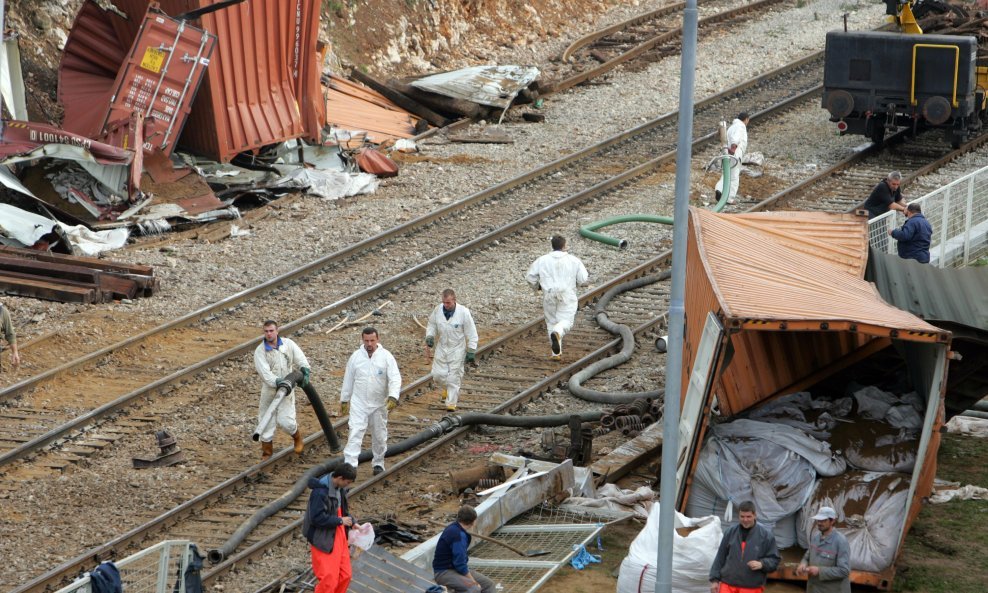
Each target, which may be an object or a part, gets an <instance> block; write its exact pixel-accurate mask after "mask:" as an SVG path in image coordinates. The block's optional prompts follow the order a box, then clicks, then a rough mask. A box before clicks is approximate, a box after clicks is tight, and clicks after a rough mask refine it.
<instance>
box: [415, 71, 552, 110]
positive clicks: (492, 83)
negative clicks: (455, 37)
mask: <svg viewBox="0 0 988 593" xmlns="http://www.w3.org/2000/svg"><path fill="white" fill-rule="evenodd" d="M538 77H539V69H538V68H535V67H534V66H511V65H508V66H472V67H470V68H463V69H461V70H454V71H452V72H442V73H440V74H433V75H431V76H426V77H424V78H420V79H418V80H415V81H412V86H414V87H416V88H420V89H423V90H426V91H430V92H433V93H437V94H440V95H445V96H447V97H453V98H454V99H464V100H467V101H472V102H474V103H480V104H481V105H490V106H491V107H500V108H502V109H504V108H507V107H508V106H509V105H511V102H512V101H514V100H515V97H516V96H518V93H520V92H521V90H522V89H524V88H525V87H527V86H528V85H530V84H532V81H534V80H535V79H536V78H538Z"/></svg>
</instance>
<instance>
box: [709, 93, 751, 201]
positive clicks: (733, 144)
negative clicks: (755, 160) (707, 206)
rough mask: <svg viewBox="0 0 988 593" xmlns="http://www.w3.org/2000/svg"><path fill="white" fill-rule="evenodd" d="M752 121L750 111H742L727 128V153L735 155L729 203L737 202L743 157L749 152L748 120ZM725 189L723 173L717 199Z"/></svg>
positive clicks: (732, 165) (716, 193) (716, 194)
mask: <svg viewBox="0 0 988 593" xmlns="http://www.w3.org/2000/svg"><path fill="white" fill-rule="evenodd" d="M750 121H751V116H750V115H748V112H747V111H742V112H741V113H739V114H738V116H737V117H736V118H734V121H733V122H731V126H730V127H729V128H727V153H728V154H730V155H733V156H734V157H735V158H733V159H731V188H730V192H731V193H730V195H729V196H727V203H728V204H735V203H737V195H738V184H740V182H741V159H743V158H744V155H745V153H746V152H748V122H750ZM723 191H724V176H723V174H721V176H720V181H718V182H717V189H716V191H715V192H714V195H715V196H717V201H720V196H721V194H722V193H723Z"/></svg>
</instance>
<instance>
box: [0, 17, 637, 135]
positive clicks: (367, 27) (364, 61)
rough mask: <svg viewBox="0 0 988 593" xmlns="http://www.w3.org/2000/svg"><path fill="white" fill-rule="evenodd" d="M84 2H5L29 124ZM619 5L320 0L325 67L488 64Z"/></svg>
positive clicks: (49, 118)
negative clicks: (328, 55) (327, 55)
mask: <svg viewBox="0 0 988 593" xmlns="http://www.w3.org/2000/svg"><path fill="white" fill-rule="evenodd" d="M82 2H83V0H8V2H7V19H6V28H7V30H8V31H9V32H10V33H13V34H16V35H17V37H18V38H19V43H20V51H21V61H22V66H23V69H24V76H25V82H26V85H27V103H28V113H29V116H30V119H31V120H32V121H38V122H46V123H53V124H58V123H59V122H60V120H61V117H62V110H61V108H60V107H59V106H58V101H57V87H58V63H59V60H60V59H61V48H62V47H63V46H64V44H65V40H66V38H67V36H68V32H69V30H70V29H71V27H72V23H73V21H74V19H75V15H76V12H78V10H79V7H80V6H81V5H82ZM97 2H98V3H99V4H100V5H102V6H109V5H110V4H112V2H111V0H97ZM616 4H627V5H631V6H637V5H638V4H639V0H539V1H538V2H534V1H533V2H519V1H518V0H323V2H322V28H323V38H324V39H325V40H327V41H329V42H330V44H331V46H332V48H333V52H332V55H333V56H334V59H333V60H330V63H327V65H326V66H327V67H329V68H334V69H336V68H337V67H338V66H340V65H341V64H342V65H343V66H345V67H354V68H360V69H362V70H365V71H368V72H374V73H377V74H388V75H398V76H405V75H414V74H422V73H426V72H434V71H441V70H449V69H454V68H459V67H462V66H464V65H470V64H484V63H489V62H491V61H492V60H493V59H494V56H495V53H496V52H498V51H499V50H518V49H521V50H524V49H525V48H526V47H528V46H530V45H533V44H536V43H539V42H542V41H545V40H547V39H551V38H557V37H559V36H561V35H562V33H563V31H564V30H565V29H567V28H570V27H572V26H573V24H575V23H586V22H592V21H593V20H594V19H595V17H597V16H598V15H600V14H601V13H603V12H604V11H605V10H606V9H608V8H610V7H612V6H614V5H616Z"/></svg>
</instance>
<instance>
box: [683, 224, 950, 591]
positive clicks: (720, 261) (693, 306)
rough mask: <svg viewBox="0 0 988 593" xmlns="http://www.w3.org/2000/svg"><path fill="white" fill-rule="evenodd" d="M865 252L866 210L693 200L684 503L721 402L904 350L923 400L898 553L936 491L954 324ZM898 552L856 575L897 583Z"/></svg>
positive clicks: (800, 385) (730, 403) (752, 399)
mask: <svg viewBox="0 0 988 593" xmlns="http://www.w3.org/2000/svg"><path fill="white" fill-rule="evenodd" d="M867 257H868V246H867V228H866V221H865V220H864V219H863V218H862V217H856V216H853V215H842V214H823V213H804V212H792V213H789V212H779V213H756V214H738V215H724V214H716V213H713V212H709V211H706V210H699V209H691V210H690V219H689V244H688V251H687V273H686V336H685V343H684V351H683V375H684V378H685V379H686V380H684V382H683V385H684V387H683V398H682V405H683V407H682V418H681V421H680V438H681V442H680V451H679V456H678V459H679V460H680V461H679V465H678V467H677V483H678V484H679V497H678V498H677V506H678V508H680V510H685V505H686V500H687V497H688V496H689V492H690V488H691V487H692V485H693V480H694V472H695V471H696V468H697V460H698V452H699V450H700V444H701V443H702V442H703V439H704V436H705V434H706V433H707V432H708V429H709V428H710V425H711V420H712V419H714V418H715V417H717V416H715V414H713V413H712V411H711V410H712V409H713V407H714V406H716V408H717V409H718V411H719V417H720V418H727V417H732V416H735V415H737V414H738V413H740V412H744V411H746V410H750V409H751V408H752V407H753V406H756V405H758V404H762V403H764V402H769V401H771V400H774V399H777V398H779V397H781V396H784V395H787V394H791V393H794V392H799V391H804V390H808V389H812V388H813V387H814V386H817V385H819V384H821V382H823V381H825V380H829V381H833V380H834V379H835V378H840V377H842V375H844V374H847V375H850V374H852V372H858V369H861V368H863V367H864V366H867V365H868V364H869V362H875V361H877V360H879V358H878V357H881V360H882V361H883V364H887V363H885V362H884V361H887V360H899V361H900V363H904V364H905V366H906V368H908V373H909V382H910V383H911V385H912V388H913V389H915V391H916V393H917V394H919V396H920V397H921V398H922V399H923V400H924V404H925V407H924V409H923V413H922V427H921V431H920V435H919V439H918V446H917V450H916V462H915V465H914V467H913V469H912V472H911V474H910V475H909V487H908V495H907V497H906V500H908V504H907V506H906V508H904V509H903V513H904V517H903V518H902V522H901V529H899V531H898V534H897V535H898V543H897V544H896V547H895V554H894V558H898V555H899V553H900V552H901V550H902V544H903V542H904V540H905V535H906V533H907V532H908V530H909V527H910V526H911V524H912V521H913V520H914V519H915V518H916V516H917V514H918V513H919V511H920V507H921V503H922V500H923V499H924V497H927V496H929V495H930V494H931V492H932V485H933V480H934V478H935V475H936V457H937V451H938V449H939V444H940V439H939V428H940V426H941V425H942V423H943V416H944V397H945V386H946V372H947V363H948V353H949V346H950V338H951V335H950V333H949V332H947V331H943V330H941V329H939V328H936V327H934V326H932V325H929V324H928V323H926V322H925V321H923V320H922V319H920V318H918V317H916V316H914V315H912V314H911V313H908V312H905V311H902V310H900V309H897V308H895V307H893V306H891V305H889V304H888V303H886V302H885V301H883V300H882V298H881V297H880V295H879V294H878V292H877V291H876V290H875V288H874V287H873V285H871V284H870V283H868V282H866V281H865V280H863V275H864V270H865V266H866V263H867ZM838 512H840V509H838ZM842 527H843V526H842V525H841V524H840V523H838V529H841V528H842ZM894 558H893V561H892V562H891V563H890V565H889V566H888V567H887V568H884V569H881V570H874V571H862V570H853V571H852V574H851V581H852V582H853V583H858V584H865V585H871V586H875V587H878V588H882V589H886V588H888V587H889V586H890V584H891V581H892V578H893V576H894V574H895V560H894ZM783 560H784V561H783V564H782V565H781V566H780V569H779V570H778V571H777V572H776V573H774V574H773V575H772V576H774V577H776V578H786V579H797V580H802V578H801V577H797V576H796V575H795V570H794V569H795V566H796V564H795V563H796V562H798V560H799V558H798V557H788V556H786V555H784V559H783ZM787 561H788V562H787Z"/></svg>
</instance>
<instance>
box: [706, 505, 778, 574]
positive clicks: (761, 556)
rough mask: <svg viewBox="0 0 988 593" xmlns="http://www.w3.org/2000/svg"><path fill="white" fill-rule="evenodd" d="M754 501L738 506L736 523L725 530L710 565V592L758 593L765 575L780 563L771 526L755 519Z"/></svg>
mask: <svg viewBox="0 0 988 593" xmlns="http://www.w3.org/2000/svg"><path fill="white" fill-rule="evenodd" d="M757 519H758V517H757V516H756V515H755V503H753V502H752V501H750V500H746V501H744V502H742V503H741V505H740V506H739V507H738V524H737V525H734V526H732V527H731V528H729V529H728V530H727V531H725V532H724V537H723V539H721V540H720V548H718V549H717V556H716V557H715V558H714V563H713V564H712V565H711V566H710V592H711V593H760V592H761V591H764V590H765V575H767V574H768V573H770V572H772V571H773V570H775V569H776V568H778V567H779V560H781V558H780V556H779V550H778V548H777V547H776V545H775V535H773V534H772V530H771V529H769V528H768V527H765V526H763V525H762V524H761V523H758V522H757Z"/></svg>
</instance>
